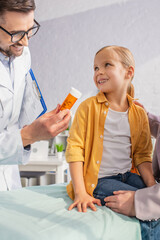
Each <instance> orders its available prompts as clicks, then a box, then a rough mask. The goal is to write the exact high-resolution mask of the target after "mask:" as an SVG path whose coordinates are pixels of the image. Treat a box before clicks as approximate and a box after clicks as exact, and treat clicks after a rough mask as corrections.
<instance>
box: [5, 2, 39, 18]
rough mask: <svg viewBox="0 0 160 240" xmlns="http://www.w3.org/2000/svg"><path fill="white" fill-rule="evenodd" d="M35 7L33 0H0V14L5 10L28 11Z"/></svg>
mask: <svg viewBox="0 0 160 240" xmlns="http://www.w3.org/2000/svg"><path fill="white" fill-rule="evenodd" d="M35 8H36V6H35V1H34V0H0V16H2V15H3V14H4V13H5V12H7V11H10V12H22V13H28V12H30V11H34V10H35Z"/></svg>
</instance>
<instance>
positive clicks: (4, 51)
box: [0, 43, 23, 57]
mask: <svg viewBox="0 0 160 240" xmlns="http://www.w3.org/2000/svg"><path fill="white" fill-rule="evenodd" d="M13 45H19V46H22V45H21V44H19V43H16V44H13ZM13 45H11V46H13ZM11 46H10V47H11ZM10 47H9V49H3V48H1V47H0V52H2V53H3V54H4V55H6V56H7V57H16V55H15V54H14V53H13V52H12V50H11V49H10ZM22 52H23V51H22Z"/></svg>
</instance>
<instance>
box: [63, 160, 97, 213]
mask: <svg viewBox="0 0 160 240" xmlns="http://www.w3.org/2000/svg"><path fill="white" fill-rule="evenodd" d="M69 168H70V174H71V178H72V184H73V188H74V194H75V198H74V203H72V204H71V205H70V206H69V208H68V210H72V209H73V208H74V207H77V209H78V211H79V212H86V211H87V207H90V208H91V209H92V210H93V211H96V207H95V205H94V204H95V203H96V204H97V205H98V206H101V202H100V200H99V199H95V198H94V197H92V196H90V195H89V194H88V193H87V192H86V188H85V184H84V178H83V162H71V163H69Z"/></svg>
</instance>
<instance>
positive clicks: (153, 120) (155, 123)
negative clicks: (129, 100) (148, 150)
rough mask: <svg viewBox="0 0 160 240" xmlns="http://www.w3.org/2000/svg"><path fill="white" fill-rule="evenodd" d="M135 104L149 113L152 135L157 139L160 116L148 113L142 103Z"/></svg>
mask: <svg viewBox="0 0 160 240" xmlns="http://www.w3.org/2000/svg"><path fill="white" fill-rule="evenodd" d="M134 103H135V104H136V105H138V106H140V107H142V108H143V109H144V110H145V112H146V113H147V115H148V119H149V126H150V130H151V135H152V136H153V137H155V138H156V137H157V133H158V128H159V127H160V116H156V115H153V114H151V113H149V112H147V110H146V109H145V107H144V106H143V105H142V104H141V103H139V102H137V101H134Z"/></svg>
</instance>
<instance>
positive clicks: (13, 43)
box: [0, 0, 70, 191]
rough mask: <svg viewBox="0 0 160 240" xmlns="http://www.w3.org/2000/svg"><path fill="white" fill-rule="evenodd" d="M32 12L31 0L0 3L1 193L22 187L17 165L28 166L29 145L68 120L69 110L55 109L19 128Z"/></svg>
mask: <svg viewBox="0 0 160 240" xmlns="http://www.w3.org/2000/svg"><path fill="white" fill-rule="evenodd" d="M34 10H35V3H34V0H5V1H4V0H0V191H6V190H12V189H17V188H20V187H21V183H20V176H19V170H18V164H25V163H27V161H28V159H29V155H30V144H32V143H34V142H36V141H39V140H47V139H50V138H52V137H54V136H56V135H57V134H58V133H60V132H61V131H63V130H65V129H66V128H67V127H68V123H69V120H70V112H69V110H64V111H62V112H60V111H59V105H58V106H57V108H56V109H55V110H53V111H51V112H49V113H46V114H44V115H42V116H41V117H40V118H38V119H36V117H37V116H35V119H36V120H35V121H33V122H32V123H31V124H28V125H26V124H25V125H26V126H25V127H24V126H20V122H21V117H22V116H21V115H22V114H21V112H22V111H21V109H23V105H25V101H24V95H25V91H26V88H27V84H26V82H27V80H26V79H27V78H26V76H27V74H28V71H29V69H30V66H31V58H30V52H29V49H28V40H29V39H30V38H31V37H32V36H34V35H35V34H36V33H37V31H38V30H39V27H40V25H39V24H38V23H37V22H36V20H34ZM30 109H31V111H32V107H31V108H30ZM21 127H22V128H21Z"/></svg>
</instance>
